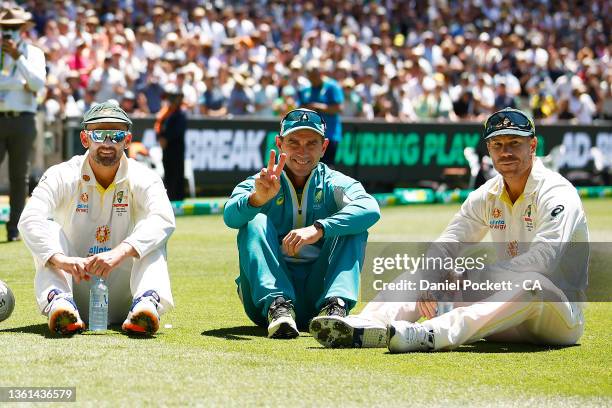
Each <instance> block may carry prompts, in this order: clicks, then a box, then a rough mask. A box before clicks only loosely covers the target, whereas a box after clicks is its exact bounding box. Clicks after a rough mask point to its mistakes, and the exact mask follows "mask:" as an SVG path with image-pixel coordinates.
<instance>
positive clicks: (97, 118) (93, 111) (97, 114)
mask: <svg viewBox="0 0 612 408" xmlns="http://www.w3.org/2000/svg"><path fill="white" fill-rule="evenodd" d="M109 122H111V123H112V122H118V123H125V124H126V125H128V129H131V128H132V121H131V120H130V118H129V117H128V115H127V113H125V111H124V110H123V109H121V108H120V107H119V105H117V103H115V102H113V101H106V102H102V103H99V104H97V105H95V106H92V107H91V108H90V109H89V110H88V111H87V112H86V113H85V115H84V116H83V121H82V122H81V125H82V126H83V127H85V126H86V125H89V124H91V123H109Z"/></svg>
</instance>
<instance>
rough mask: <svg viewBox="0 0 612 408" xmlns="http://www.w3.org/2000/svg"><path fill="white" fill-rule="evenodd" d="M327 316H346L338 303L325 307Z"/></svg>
mask: <svg viewBox="0 0 612 408" xmlns="http://www.w3.org/2000/svg"><path fill="white" fill-rule="evenodd" d="M325 309H326V314H327V316H334V315H335V316H342V317H344V316H346V309H345V308H343V307H342V306H340V305H339V304H338V303H336V302H333V303H330V304H328V305H327V306H325Z"/></svg>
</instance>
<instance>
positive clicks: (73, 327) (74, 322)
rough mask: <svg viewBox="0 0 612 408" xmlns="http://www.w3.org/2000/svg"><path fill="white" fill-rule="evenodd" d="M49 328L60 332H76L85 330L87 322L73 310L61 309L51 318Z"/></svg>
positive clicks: (54, 331)
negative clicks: (80, 318) (78, 317)
mask: <svg viewBox="0 0 612 408" xmlns="http://www.w3.org/2000/svg"><path fill="white" fill-rule="evenodd" d="M49 329H50V330H51V331H52V332H53V333H58V334H75V333H80V332H82V331H83V330H85V324H84V323H83V322H80V321H79V320H78V319H77V317H76V315H75V314H74V313H73V312H72V311H70V310H66V309H63V310H62V309H60V310H57V311H55V313H53V315H51V317H50V318H49Z"/></svg>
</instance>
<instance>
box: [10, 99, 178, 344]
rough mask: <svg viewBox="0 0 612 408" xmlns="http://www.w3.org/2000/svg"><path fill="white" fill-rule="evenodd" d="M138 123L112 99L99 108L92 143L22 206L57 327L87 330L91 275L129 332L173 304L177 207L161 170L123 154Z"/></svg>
mask: <svg viewBox="0 0 612 408" xmlns="http://www.w3.org/2000/svg"><path fill="white" fill-rule="evenodd" d="M131 125H132V122H131V120H130V119H129V118H128V116H127V114H126V113H125V112H124V111H123V110H122V109H121V108H119V106H117V105H116V104H114V103H112V102H104V103H102V104H99V105H95V106H94V107H92V108H91V109H90V110H89V111H88V112H87V113H86V114H85V116H84V118H83V129H84V130H83V131H81V134H80V137H81V143H82V144H83V146H84V147H85V148H86V149H87V152H86V153H85V154H84V155H82V156H75V157H73V158H72V159H70V160H69V161H67V162H64V163H61V164H58V165H56V166H53V167H51V168H49V169H48V170H47V172H46V173H45V174H44V175H43V177H42V178H41V180H40V182H39V184H38V186H37V187H36V189H35V190H34V192H33V194H32V197H31V198H30V200H29V201H28V203H27V205H26V207H25V210H24V211H23V214H22V215H21V219H20V221H19V231H20V232H21V234H22V236H23V238H24V242H25V243H26V245H27V247H28V248H29V249H30V251H31V252H32V255H33V256H34V264H35V267H36V277H35V283H34V286H35V288H34V289H35V292H36V300H37V302H38V306H39V308H40V310H41V312H42V313H43V314H44V315H46V316H48V320H49V329H50V330H51V332H53V333H60V334H74V333H77V332H80V331H82V330H84V328H85V324H84V322H83V320H82V319H81V315H82V316H83V318H84V319H85V321H88V313H89V310H88V304H89V290H90V283H89V282H90V281H91V277H92V276H97V277H100V278H103V279H104V280H105V281H106V284H107V286H108V290H109V299H108V321H109V323H110V324H119V323H121V322H123V326H122V327H123V330H125V331H128V332H134V333H146V334H153V333H155V332H156V331H157V329H158V328H159V316H160V315H161V314H162V313H164V312H166V311H168V310H169V309H171V308H172V307H173V300H172V293H171V291H170V279H169V275H168V265H167V261H166V241H167V240H168V238H169V237H170V235H171V234H172V232H173V231H174V228H175V225H174V213H173V211H172V206H171V205H170V201H169V200H168V196H167V195H166V190H165V189H164V184H163V182H162V180H161V179H160V178H159V176H158V175H157V174H155V173H154V172H153V171H151V170H150V169H148V168H146V167H145V166H143V165H142V164H140V163H138V162H136V161H134V160H132V159H128V158H127V157H126V156H125V154H124V150H125V149H127V147H128V145H129V143H130V141H131V138H132V135H131V133H130V128H131ZM126 316H127V317H126Z"/></svg>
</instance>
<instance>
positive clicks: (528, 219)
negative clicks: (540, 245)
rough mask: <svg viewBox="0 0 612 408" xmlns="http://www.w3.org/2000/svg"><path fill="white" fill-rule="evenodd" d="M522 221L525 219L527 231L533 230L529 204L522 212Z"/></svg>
mask: <svg viewBox="0 0 612 408" xmlns="http://www.w3.org/2000/svg"><path fill="white" fill-rule="evenodd" d="M523 221H525V229H526V230H527V231H530V232H531V231H533V218H531V204H529V205H528V206H527V208H526V209H525V212H524V213H523Z"/></svg>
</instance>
